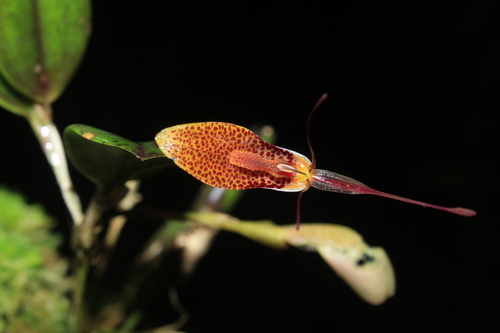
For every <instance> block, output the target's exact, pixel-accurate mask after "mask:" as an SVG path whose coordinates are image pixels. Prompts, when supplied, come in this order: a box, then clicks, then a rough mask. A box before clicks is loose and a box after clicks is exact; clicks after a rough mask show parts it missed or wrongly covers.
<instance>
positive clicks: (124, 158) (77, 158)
mask: <svg viewBox="0 0 500 333" xmlns="http://www.w3.org/2000/svg"><path fill="white" fill-rule="evenodd" d="M64 146H65V149H66V153H67V155H68V158H69V160H70V161H71V163H72V164H73V166H74V167H75V168H76V169H77V170H78V171H80V172H81V173H82V174H83V175H84V176H85V177H87V178H88V179H89V180H90V181H92V182H93V183H95V184H97V185H98V186H99V187H101V188H102V189H110V188H113V187H114V186H115V185H117V184H123V183H125V182H126V181H127V180H131V179H141V178H144V177H146V176H148V175H150V174H151V173H153V172H155V171H157V170H159V169H161V168H163V167H165V166H168V165H171V164H173V163H172V161H170V160H169V159H167V158H165V156H164V155H163V154H162V153H161V152H160V150H159V149H158V147H157V146H156V144H155V143H154V142H133V141H130V140H128V139H125V138H123V137H121V136H118V135H116V134H112V133H109V132H106V131H103V130H101V129H98V128H95V127H92V126H87V125H82V124H74V125H70V126H68V127H66V129H65V130H64ZM158 157H161V158H158Z"/></svg>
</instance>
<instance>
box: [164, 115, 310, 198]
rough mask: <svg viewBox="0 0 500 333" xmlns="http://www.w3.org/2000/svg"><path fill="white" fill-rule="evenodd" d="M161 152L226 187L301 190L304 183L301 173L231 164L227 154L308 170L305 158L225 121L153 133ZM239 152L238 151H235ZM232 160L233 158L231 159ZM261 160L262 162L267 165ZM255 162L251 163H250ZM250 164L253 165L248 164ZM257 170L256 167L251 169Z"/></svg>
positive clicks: (211, 182)
mask: <svg viewBox="0 0 500 333" xmlns="http://www.w3.org/2000/svg"><path fill="white" fill-rule="evenodd" d="M155 140H156V143H157V144H158V146H159V147H160V149H161V151H162V152H163V153H164V154H165V155H166V156H167V157H168V158H170V159H172V160H174V162H175V163H176V164H177V165H178V166H179V167H180V168H182V169H183V170H185V171H186V172H187V173H189V174H190V175H192V176H193V177H195V178H197V179H198V180H200V181H202V182H204V183H205V184H208V185H210V186H214V187H219V188H223V189H230V190H245V189H251V188H265V189H275V190H281V191H301V190H303V189H305V188H306V187H309V186H308V184H307V185H306V184H305V181H304V179H303V178H304V174H300V173H294V172H289V171H287V172H285V171H281V170H280V169H276V170H277V171H276V172H268V171H263V170H266V168H264V167H255V168H254V167H245V164H243V165H242V166H241V165H237V164H235V163H234V161H233V163H231V153H233V152H247V153H248V154H244V156H245V157H251V156H252V155H255V160H256V161H257V162H259V163H257V164H258V165H262V163H263V162H262V161H263V160H262V159H266V161H267V160H268V161H269V165H272V164H273V163H274V164H277V163H278V162H279V163H280V164H285V165H289V166H291V167H293V168H297V170H300V171H301V172H303V169H305V170H306V171H307V174H308V175H307V177H309V176H310V175H309V171H308V169H307V167H308V166H309V165H310V162H309V160H307V158H305V157H304V156H302V155H300V154H297V153H295V152H292V151H289V150H286V149H283V148H280V147H276V146H274V145H272V144H270V143H268V142H265V141H264V140H262V139H261V138H260V137H259V136H258V135H256V134H255V133H253V132H252V131H250V130H248V129H246V128H244V127H241V126H238V125H234V124H229V123H223V122H204V123H191V124H184V125H177V126H173V127H169V128H166V129H164V130H162V131H161V132H160V133H158V134H157V135H156V138H155ZM238 154H240V155H241V153H238ZM233 159H234V158H233ZM266 161H264V164H266V165H267V164H268V163H267V162H266ZM254 164H255V163H254ZM251 165H253V164H251ZM255 169H258V170H255Z"/></svg>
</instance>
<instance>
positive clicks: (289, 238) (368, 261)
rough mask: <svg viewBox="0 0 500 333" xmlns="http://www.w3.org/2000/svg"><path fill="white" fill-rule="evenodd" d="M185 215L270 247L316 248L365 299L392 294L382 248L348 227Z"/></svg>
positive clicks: (388, 264) (371, 300)
mask: <svg viewBox="0 0 500 333" xmlns="http://www.w3.org/2000/svg"><path fill="white" fill-rule="evenodd" d="M187 218H188V219H190V220H192V221H194V222H196V223H199V224H202V225H205V226H209V227H211V228H215V229H221V230H226V231H232V232H235V233H238V234H240V235H242V236H245V237H247V238H250V239H252V240H254V241H256V242H259V243H262V244H264V245H267V246H270V247H274V248H286V247H287V246H289V245H292V246H295V247H298V248H300V249H305V250H309V251H317V252H318V253H319V254H320V255H321V257H322V258H323V259H324V260H325V261H326V262H327V263H328V265H329V266H330V267H331V268H332V269H333V270H334V271H335V272H336V273H337V274H338V275H339V276H340V277H341V278H342V279H344V281H346V283H347V284H348V285H349V286H350V287H351V288H352V289H353V290H354V291H355V292H356V293H357V294H358V295H359V296H360V297H361V298H362V299H363V300H365V301H366V302H368V303H370V304H373V305H378V304H381V303H383V302H384V301H385V300H387V298H389V297H391V296H392V295H394V293H395V290H396V279H395V276H394V270H393V268H392V265H391V262H390V260H389V257H388V256H387V254H386V253H385V251H384V249H382V248H379V247H370V246H369V245H368V244H366V243H365V242H364V241H363V238H362V237H361V235H359V234H358V233H357V232H356V231H354V230H352V229H351V228H348V227H345V226H341V225H335V224H323V223H307V224H303V225H302V226H301V228H300V230H296V229H295V225H285V226H278V225H275V224H273V223H271V222H270V221H259V222H253V221H252V222H248V221H240V220H238V219H237V218H234V217H232V216H229V215H227V214H222V213H215V212H212V213H207V212H192V213H188V214H187Z"/></svg>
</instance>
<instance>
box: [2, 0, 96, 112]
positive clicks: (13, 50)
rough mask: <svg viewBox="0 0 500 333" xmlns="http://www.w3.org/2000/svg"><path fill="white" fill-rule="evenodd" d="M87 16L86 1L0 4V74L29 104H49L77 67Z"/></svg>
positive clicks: (12, 0)
mask: <svg viewBox="0 0 500 333" xmlns="http://www.w3.org/2000/svg"><path fill="white" fill-rule="evenodd" d="M90 12H91V8H90V1H89V0H71V1H67V0H43V1H34V0H2V1H1V5H0V73H1V74H2V75H3V76H4V78H5V79H6V80H7V81H8V82H9V84H10V85H12V87H14V88H15V89H16V90H18V91H19V92H21V93H22V94H24V95H25V96H27V97H29V98H30V99H32V100H33V101H36V102H39V103H42V104H45V103H51V102H53V101H54V100H55V99H57V98H58V97H59V95H60V94H61V93H62V92H63V90H64V89H65V87H66V85H67V84H68V82H69V80H70V79H71V77H72V76H73V74H74V72H75V70H76V68H77V66H78V64H79V63H80V60H81V58H82V55H83V52H84V50H85V47H86V45H87V40H88V37H89V35H90ZM4 104H5V103H4Z"/></svg>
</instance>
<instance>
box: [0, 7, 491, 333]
mask: <svg viewBox="0 0 500 333" xmlns="http://www.w3.org/2000/svg"><path fill="white" fill-rule="evenodd" d="M93 5H94V8H93V16H94V17H93V34H92V37H91V40H90V44H89V48H88V51H87V54H86V56H85V59H84V60H83V63H82V65H81V67H80V70H79V71H78V73H77V74H76V76H75V77H74V80H73V81H72V83H71V84H70V85H69V87H68V89H67V91H66V92H65V93H64V94H63V96H62V97H61V98H60V99H59V101H57V102H56V103H55V104H54V112H55V122H56V124H57V125H58V126H59V128H60V130H62V129H63V128H64V127H65V126H67V125H69V124H72V123H85V124H89V125H92V126H95V127H99V128H102V129H105V130H108V131H110V132H113V133H116V134H119V135H122V136H124V137H127V138H129V139H132V140H137V141H145V140H152V139H153V138H154V136H155V134H156V133H157V132H158V131H160V130H161V129H163V128H165V127H168V126H172V125H176V124H181V123H187V122H196V121H226V122H232V123H236V124H239V125H242V126H246V127H248V126H251V125H253V124H255V123H258V124H270V125H272V126H274V128H275V130H276V131H277V134H278V139H277V145H279V146H282V147H286V148H288V149H292V150H295V151H298V152H301V153H304V154H305V155H307V156H309V152H308V148H307V142H306V137H305V129H306V118H307V115H308V112H309V110H310V109H311V107H312V106H313V105H314V103H315V102H316V101H317V99H318V98H319V97H320V95H321V94H322V93H324V92H327V93H328V94H329V99H328V100H327V101H326V102H325V103H324V104H323V105H322V106H321V108H320V109H318V111H317V112H316V114H315V115H314V117H313V120H312V123H311V140H312V143H313V146H314V148H315V152H316V156H317V162H318V167H319V168H323V169H328V170H332V171H335V172H339V173H341V174H345V175H348V176H351V177H354V178H356V179H358V180H361V181H363V182H364V183H366V184H368V185H370V186H373V187H374V188H377V189H380V190H383V191H386V192H390V193H395V194H399V195H403V196H407V197H410V198H414V199H420V200H424V201H427V202H431V203H436V204H442V205H446V206H464V207H470V208H474V209H476V210H477V211H478V216H477V217H475V218H463V217H458V216H454V215H452V214H447V213H444V212H440V211H435V210H432V209H424V208H421V207H417V206H412V205H408V204H405V203H400V202H395V201H391V200H388V199H382V198H377V197H372V196H347V195H340V194H333V193H327V192H321V191H318V190H313V189H312V190H310V191H308V192H307V193H306V195H304V199H303V204H302V219H303V221H304V222H328V223H337V224H344V225H347V226H349V227H351V228H353V229H355V230H356V231H358V232H359V233H360V234H361V235H363V236H364V238H365V240H366V241H367V242H368V243H369V244H371V245H377V246H383V247H384V248H385V249H386V251H387V252H388V254H389V256H390V258H391V260H392V262H393V265H394V268H395V271H396V277H397V293H396V295H395V296H394V297H393V298H391V299H389V300H388V301H387V302H386V303H385V304H383V305H381V306H378V307H373V306H370V305H367V304H365V303H364V302H363V301H361V300H360V299H359V298H358V297H357V296H356V295H355V294H354V293H353V292H351V290H350V289H349V288H348V287H347V286H346V285H345V284H344V283H343V282H342V281H341V280H340V279H339V278H338V277H337V276H336V275H335V274H334V272H332V271H331V270H330V269H329V268H328V267H327V266H326V264H325V263H324V262H323V261H322V260H321V259H320V258H319V256H317V255H315V254H311V253H303V252H300V251H298V250H293V249H292V250H290V251H283V252H276V251H274V250H271V249H269V248H264V247H262V246H260V245H256V244H255V243H252V242H251V241H248V240H246V239H243V238H241V237H239V236H237V235H233V234H228V233H223V234H221V235H220V236H219V237H218V239H217V240H216V242H215V244H214V246H213V248H212V250H211V251H210V252H209V254H208V255H207V257H206V258H205V259H204V260H203V262H202V263H201V265H200V266H199V269H198V270H197V272H196V274H195V275H194V276H193V278H192V280H191V282H190V283H189V284H188V286H187V287H186V288H184V289H183V291H182V292H181V294H180V298H181V301H182V303H183V304H184V306H185V307H187V308H188V309H189V311H190V313H191V318H190V321H189V322H188V325H187V326H186V327H185V328H184V329H185V330H186V331H190V332H255V331H264V332H276V331H290V332H313V331H314V332H327V331H340V332H342V331H356V330H358V331H359V330H362V329H363V330H375V331H384V332H408V331H422V330H424V329H425V330H426V331H436V332H437V331H440V332H441V331H452V330H455V329H457V328H462V327H466V326H468V325H471V326H472V327H476V329H484V328H487V327H490V328H491V327H493V326H489V325H493V323H494V319H496V320H498V317H499V313H500V308H499V306H498V303H495V302H496V300H497V299H498V296H499V292H498V291H499V290H498V275H496V270H497V266H498V253H497V247H496V246H495V245H496V244H497V242H498V241H497V234H496V233H495V232H494V231H493V229H495V230H496V229H497V221H498V214H497V209H496V208H495V207H498V195H497V190H498V186H499V185H500V182H499V176H498V163H497V161H496V160H497V156H496V155H497V154H498V148H497V146H498V145H497V140H498V131H499V126H498V125H499V123H498V120H497V113H498V109H499V106H500V99H499V94H498V92H499V88H500V20H499V18H500V5H498V3H496V2H494V1H419V2H418V4H408V3H406V2H404V3H400V2H398V1H388V2H382V3H379V2H377V3H375V2H373V1H346V2H300V3H297V4H289V3H288V2H279V3H278V2H276V3H271V2H247V3H239V2H237V3H233V2H228V1H227V2H222V1H210V2H208V1H177V2H163V1H162V2H160V1H140V2H139V1H123V0H122V1H118V0H115V1H94V2H93ZM0 123H1V124H2V125H3V126H2V133H0V139H1V140H2V141H3V142H4V144H3V145H2V147H3V150H4V158H3V159H2V161H3V163H2V170H5V172H3V174H4V177H3V179H2V180H1V183H2V184H5V185H7V186H9V187H11V188H14V189H16V190H19V191H22V192H23V193H25V194H26V196H27V197H28V198H29V200H30V201H31V202H40V203H42V204H43V205H44V206H46V207H47V209H48V211H49V212H50V213H51V214H52V215H54V216H56V217H57V219H58V220H59V221H60V223H61V224H62V225H63V226H64V225H65V224H67V223H68V222H65V221H67V220H68V214H67V213H66V211H64V210H61V205H62V200H61V199H60V195H59V192H58V188H57V187H56V185H55V182H54V179H53V176H52V174H51V171H50V169H49V167H48V166H47V165H46V163H45V161H44V157H43V155H42V153H41V152H40V151H39V149H38V146H37V143H36V140H35V138H34V136H33V135H31V133H30V132H29V127H28V125H27V123H26V122H25V121H24V120H23V119H21V118H19V117H16V116H14V115H12V114H10V113H7V112H0ZM7 124H8V125H7ZM14 141H15V142H16V145H12V144H11V143H12V142H14ZM20 147H22V149H20ZM26 165H29V168H25V169H23V166H26ZM72 172H73V174H74V177H75V183H76V187H77V188H78V189H79V190H80V191H81V193H82V196H83V200H84V201H85V202H86V201H88V199H89V196H90V193H91V191H92V185H91V184H89V183H88V182H87V181H86V180H85V179H83V178H82V177H80V176H79V175H77V174H76V172H74V170H73V169H72ZM5 175H7V176H5ZM198 186H199V183H198V182H197V181H196V180H195V179H194V178H192V177H190V176H189V175H187V174H186V173H184V172H182V171H181V170H180V169H179V170H168V171H164V172H163V173H161V174H160V175H158V176H157V177H155V178H154V179H152V180H150V181H146V182H145V183H144V185H143V193H144V195H145V196H146V200H148V203H149V204H150V205H153V206H156V207H162V208H175V209H187V208H188V207H189V205H190V203H191V198H192V196H193V193H194V192H195V191H196V189H197V188H198ZM295 201H296V194H290V193H281V192H275V191H265V190H252V191H248V193H246V194H245V198H244V200H243V201H242V202H240V203H239V205H238V207H237V209H236V210H235V211H234V215H235V216H237V217H239V218H242V219H249V220H251V219H273V220H274V221H275V222H276V223H278V224H290V223H293V221H294V219H295ZM66 227H67V226H66ZM63 229H64V227H63ZM137 230H138V232H140V230H141V226H138V227H137ZM162 306H163V305H162V304H161V303H159V305H158V306H157V307H156V308H154V310H151V311H152V312H151V313H150V315H151V316H154V317H156V318H158V319H157V320H158V321H159V322H161V320H162V318H163V319H164V318H172V317H171V315H165V316H163V311H164V310H163V308H162ZM166 312H168V310H165V313H166ZM495 326H498V323H496V324H495Z"/></svg>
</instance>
